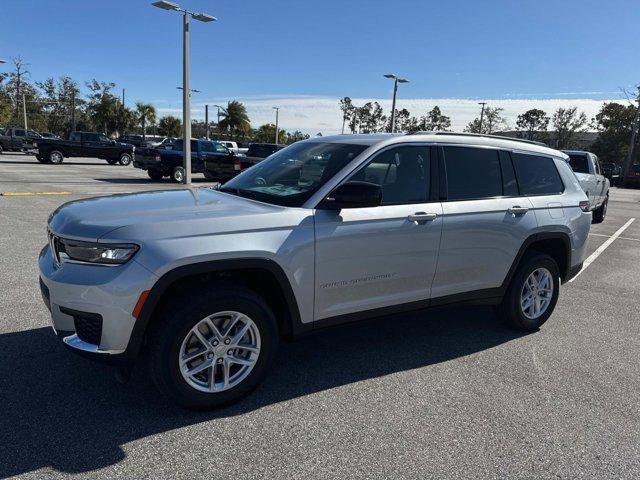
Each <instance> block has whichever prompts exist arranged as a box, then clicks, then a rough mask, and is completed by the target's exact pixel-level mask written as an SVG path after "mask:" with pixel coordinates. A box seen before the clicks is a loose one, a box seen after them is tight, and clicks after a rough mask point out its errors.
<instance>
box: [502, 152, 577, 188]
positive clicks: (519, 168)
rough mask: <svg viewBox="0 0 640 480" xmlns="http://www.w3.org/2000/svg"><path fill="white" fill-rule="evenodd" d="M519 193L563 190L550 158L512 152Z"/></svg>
mask: <svg viewBox="0 0 640 480" xmlns="http://www.w3.org/2000/svg"><path fill="white" fill-rule="evenodd" d="M511 155H512V158H513V167H514V168H515V170H516V176H517V178H518V185H520V194H522V195H554V194H558V193H562V192H563V191H564V184H563V183H562V180H561V179H560V174H559V173H558V169H557V168H556V165H555V163H554V161H553V159H552V158H550V157H543V156H541V155H527V154H523V153H512V154H511Z"/></svg>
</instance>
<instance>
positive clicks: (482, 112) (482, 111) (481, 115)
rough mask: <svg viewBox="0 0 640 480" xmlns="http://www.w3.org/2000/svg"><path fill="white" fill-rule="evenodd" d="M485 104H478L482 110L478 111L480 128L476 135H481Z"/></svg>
mask: <svg viewBox="0 0 640 480" xmlns="http://www.w3.org/2000/svg"><path fill="white" fill-rule="evenodd" d="M486 104H487V102H478V105H482V108H481V109H480V128H479V132H478V133H482V120H483V119H484V106H485V105H486Z"/></svg>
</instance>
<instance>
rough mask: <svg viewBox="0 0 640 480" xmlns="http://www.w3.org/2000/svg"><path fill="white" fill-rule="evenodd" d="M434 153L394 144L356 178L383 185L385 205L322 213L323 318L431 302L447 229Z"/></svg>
mask: <svg viewBox="0 0 640 480" xmlns="http://www.w3.org/2000/svg"><path fill="white" fill-rule="evenodd" d="M430 152H431V149H430V147H428V146H395V147H392V148H389V149H387V150H384V151H383V152H381V153H378V154H376V155H375V156H374V157H373V158H372V160H371V161H369V162H368V163H367V164H366V165H365V166H364V168H362V169H360V170H359V171H357V172H356V173H355V174H354V175H352V176H351V177H350V178H349V180H364V181H368V182H372V183H378V184H379V185H381V186H382V191H383V199H382V205H381V206H379V207H370V208H345V209H342V210H339V211H336V210H328V209H327V210H326V209H317V210H316V212H315V229H316V259H315V262H316V263H315V268H316V275H315V291H316V295H315V319H316V320H320V319H323V318H328V317H335V316H339V315H346V314H349V313H353V312H361V311H366V310H371V309H377V308H381V307H389V306H393V305H398V304H405V303H408V302H417V301H423V300H427V299H428V298H429V295H430V288H431V282H432V280H433V276H434V273H435V268H436V261H437V257H438V248H439V245H440V233H441V228H442V219H441V213H442V210H441V204H440V202H439V201H435V200H431V198H432V196H431V192H430V190H431V189H430V183H431V171H432V162H431V156H432V155H431V154H430Z"/></svg>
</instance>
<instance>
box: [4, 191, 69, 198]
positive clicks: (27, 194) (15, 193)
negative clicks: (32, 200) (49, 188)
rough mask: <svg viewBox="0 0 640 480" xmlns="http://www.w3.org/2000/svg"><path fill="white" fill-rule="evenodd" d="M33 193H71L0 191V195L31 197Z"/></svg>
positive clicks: (54, 193)
mask: <svg viewBox="0 0 640 480" xmlns="http://www.w3.org/2000/svg"><path fill="white" fill-rule="evenodd" d="M34 195H71V192H0V197H31V196H34Z"/></svg>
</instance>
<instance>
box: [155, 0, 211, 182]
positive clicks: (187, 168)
mask: <svg viewBox="0 0 640 480" xmlns="http://www.w3.org/2000/svg"><path fill="white" fill-rule="evenodd" d="M151 5H153V6H154V7H157V8H161V9H162V10H170V11H175V12H181V13H182V14H183V15H182V87H179V88H180V89H181V90H182V152H183V161H184V183H185V185H189V184H190V183H191V105H190V99H189V97H190V96H191V92H193V91H197V90H191V89H190V88H189V17H190V16H191V17H192V18H193V19H194V20H198V21H200V22H213V21H215V20H216V17H213V16H211V15H208V14H206V13H195V12H190V11H188V10H186V9H183V8H181V7H180V5H178V4H176V3H173V2H167V1H165V0H160V1H158V2H153V3H152V4H151Z"/></svg>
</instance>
